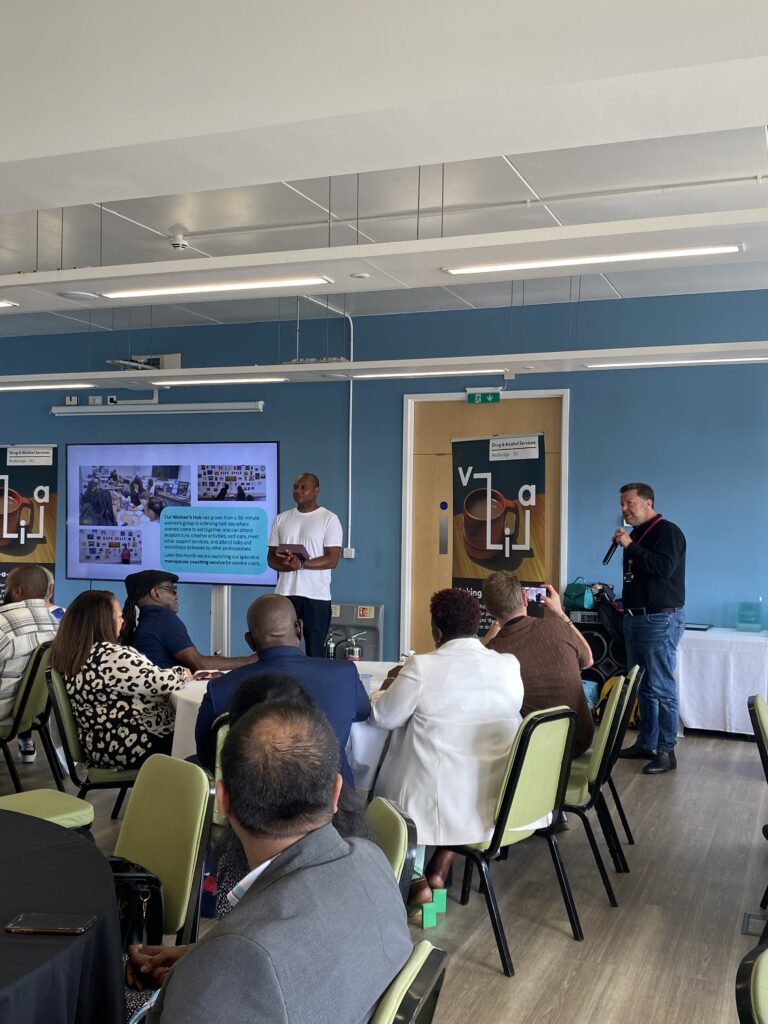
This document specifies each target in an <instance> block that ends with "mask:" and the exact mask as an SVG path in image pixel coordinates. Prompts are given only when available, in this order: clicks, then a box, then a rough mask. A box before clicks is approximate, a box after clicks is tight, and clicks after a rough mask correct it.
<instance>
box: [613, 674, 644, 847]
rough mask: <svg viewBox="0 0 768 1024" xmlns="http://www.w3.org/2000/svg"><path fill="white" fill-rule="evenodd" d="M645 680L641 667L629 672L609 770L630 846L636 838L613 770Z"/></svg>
mask: <svg viewBox="0 0 768 1024" xmlns="http://www.w3.org/2000/svg"><path fill="white" fill-rule="evenodd" d="M642 678H643V669H641V668H640V666H639V665H633V666H632V668H631V669H630V670H629V672H627V680H628V682H629V687H628V688H627V693H626V698H625V700H624V708H623V711H622V713H621V719H622V723H623V724H621V725H619V733H620V735H621V742H619V743H614V746H613V753H612V755H611V762H610V766H609V768H608V778H607V779H606V782H607V783H608V789H610V791H611V796H612V797H613V802H614V804H615V805H616V810H617V811H618V815H619V820H620V821H621V827H622V828H623V829H624V835H625V836H626V837H627V842H628V843H629V845H630V846H634V845H635V837H634V836H633V835H632V831H631V829H630V827H629V821H628V820H627V815H626V813H625V811H624V805H623V804H622V802H621V799H620V797H619V791H618V790H617V789H616V783H615V782H614V781H613V769H614V768H615V766H616V762H617V760H618V758H619V752H620V751H621V744H622V743H623V742H624V736H625V735H626V732H627V729H628V728H629V721H630V719H631V717H632V712H633V711H634V708H635V704H636V703H637V691H638V690H639V689H640V681H641V679H642Z"/></svg>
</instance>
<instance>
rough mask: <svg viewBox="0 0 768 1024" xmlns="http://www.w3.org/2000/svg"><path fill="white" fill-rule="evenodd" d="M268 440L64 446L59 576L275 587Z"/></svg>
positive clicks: (274, 475)
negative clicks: (62, 570)
mask: <svg viewBox="0 0 768 1024" xmlns="http://www.w3.org/2000/svg"><path fill="white" fill-rule="evenodd" d="M277 501H278V445H277V442H276V441H254V442H251V443H249V442H242V441H238V442H236V443H227V442H215V443H199V444H90V445H85V444H70V445H67V577H68V578H70V579H87V580H90V579H98V580H123V579H125V577H126V576H127V575H128V574H129V573H132V572H139V571H140V570H141V569H166V570H167V571H168V572H173V573H176V574H177V575H178V576H179V577H180V578H181V580H182V581H183V582H185V583H240V584H251V585H253V584H256V585H258V586H274V585H275V583H276V582H277V573H276V572H275V570H274V569H270V568H269V566H268V565H267V539H268V537H269V530H270V527H271V525H272V521H273V519H274V518H275V516H276V514H277Z"/></svg>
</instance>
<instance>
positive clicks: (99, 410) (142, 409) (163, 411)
mask: <svg viewBox="0 0 768 1024" xmlns="http://www.w3.org/2000/svg"><path fill="white" fill-rule="evenodd" d="M263 411H264V403H263V402H182V403H179V404H174V403H170V402H169V403H166V404H161V403H157V404H156V403H154V402H147V404H146V405H140V404H138V403H137V404H135V405H134V404H132V403H131V402H124V403H121V402H118V403H117V405H53V406H51V412H52V413H53V415H54V416H162V415H165V416H178V415H183V414H186V413H192V414H194V415H195V416H197V415H198V414H199V413H201V412H212V413H222V412H263Z"/></svg>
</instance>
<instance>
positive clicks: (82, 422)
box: [0, 291, 768, 657]
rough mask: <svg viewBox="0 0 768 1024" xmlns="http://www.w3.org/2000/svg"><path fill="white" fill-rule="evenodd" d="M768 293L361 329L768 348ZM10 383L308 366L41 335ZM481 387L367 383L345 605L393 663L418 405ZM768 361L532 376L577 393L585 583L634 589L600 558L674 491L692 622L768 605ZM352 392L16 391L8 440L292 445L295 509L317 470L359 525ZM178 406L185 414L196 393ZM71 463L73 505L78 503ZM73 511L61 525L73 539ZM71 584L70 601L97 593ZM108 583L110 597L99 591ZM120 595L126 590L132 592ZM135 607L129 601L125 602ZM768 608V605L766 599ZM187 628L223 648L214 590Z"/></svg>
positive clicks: (270, 357)
mask: <svg viewBox="0 0 768 1024" xmlns="http://www.w3.org/2000/svg"><path fill="white" fill-rule="evenodd" d="M766 323H768V292H765V291H763V292H746V293H727V294H720V295H701V296H675V297H664V298H653V299H634V300H623V301H610V302H590V303H584V304H582V305H581V306H580V307H576V306H568V305H550V306H539V307H527V308H525V309H520V308H517V309H515V310H513V311H511V312H510V310H508V309H496V310H466V311H461V312H446V313H431V314H419V315H405V316H383V317H364V318H360V319H358V320H357V321H356V322H355V357H356V358H358V359H376V358H388V357H392V358H399V357H406V356H413V357H418V356H428V355H438V354H445V355H462V354H466V355H467V356H470V357H471V356H472V355H475V354H482V353H493V352H510V351H513V352H517V351H546V350H559V349H569V348H570V349H578V348H611V347H622V346H627V345H652V344H685V343H696V342H718V341H721V342H726V341H738V340H751V339H760V338H763V337H765V324H766ZM346 343H347V336H346V334H345V331H344V328H343V326H342V325H341V324H340V323H339V322H337V321H334V322H328V323H326V321H324V320H319V321H305V322H304V324H303V325H302V333H301V355H302V356H308V355H318V356H322V355H327V354H330V355H335V354H342V353H344V352H345V346H346ZM2 346H3V348H2V351H3V360H2V372H3V373H13V372H20V371H24V370H26V371H30V372H39V371H40V370H41V369H45V370H47V371H65V370H70V371H72V370H77V369H84V368H93V369H105V368H106V366H105V363H104V360H105V359H107V358H115V357H124V356H126V355H127V354H128V352H129V351H134V352H136V351H140V352H176V351H181V352H182V353H183V361H184V365H185V366H195V365H200V366H205V365H211V364H224V365H235V364H238V365H239V364H245V363H249V362H253V363H262V364H265V363H272V362H276V361H278V359H290V358H293V356H294V355H295V332H294V325H293V324H291V323H283V324H281V325H277V324H259V325H234V326H204V327H197V328H184V329H181V328H178V329H177V328H174V329H165V330H161V329H157V330H144V331H134V332H133V333H132V335H128V334H127V333H116V334H95V333H94V334H91V335H61V336H56V337H42V338H23V339H18V340H13V341H5V342H3V343H2ZM469 383H477V379H475V380H473V379H472V378H471V375H468V377H467V379H466V380H465V379H463V378H452V379H451V380H450V382H448V381H446V380H445V379H443V380H439V379H438V380H434V381H423V380H420V379H418V380H411V381H376V382H370V383H362V384H361V383H358V384H356V385H355V417H354V484H353V537H352V541H353V545H354V546H355V548H356V549H357V559H356V560H355V561H353V562H344V563H342V564H341V565H340V567H339V569H338V570H337V571H336V573H335V579H334V597H335V598H336V599H337V600H340V601H357V600H365V601H370V602H375V603H384V604H385V606H386V613H385V614H386V623H387V628H386V649H385V654H386V656H387V657H394V656H396V655H397V653H399V651H398V643H399V639H398V622H399V596H400V510H401V494H400V481H401V472H402V396H403V395H404V394H413V393H434V392H442V391H453V390H456V391H461V390H462V389H463V388H464V386H465V385H466V384H469ZM767 385H768V365H766V364H753V365H747V366H730V367H723V366H720V367H689V368H680V369H673V370H631V371H623V372H600V371H598V372H591V373H590V372H584V373H572V374H561V375H556V374H546V375H544V374H542V375H536V376H534V375H531V376H526V377H522V378H518V380H516V381H515V382H513V383H512V384H511V385H510V387H511V388H512V389H516V390H529V389H538V388H569V389H570V391H571V424H570V427H571V433H570V501H569V516H568V523H569V560H568V575H569V577H573V576H576V575H583V576H585V577H586V578H587V579H590V580H594V579H604V580H606V581H608V582H613V583H617V584H618V582H619V563H618V559H617V560H615V564H612V565H611V566H610V567H609V568H608V569H604V568H603V567H602V566H601V564H600V559H601V558H602V555H603V554H604V552H605V549H606V547H607V545H608V542H609V540H610V534H611V532H612V530H613V529H614V527H615V526H616V525H617V523H618V493H617V492H618V487H619V485H620V484H621V483H623V482H625V481H627V480H630V479H641V480H647V481H648V482H650V483H651V484H653V486H654V487H655V488H656V491H657V495H658V497H657V506H658V508H659V509H660V511H662V512H664V513H665V515H667V516H668V517H669V518H670V519H673V520H674V521H676V522H677V523H679V524H680V526H681V527H682V528H683V530H684V531H685V533H686V535H687V537H688V542H689V555H688V595H689V596H688V614H689V618H691V619H692V620H706V621H710V622H714V623H715V624H719V625H729V624H733V621H734V619H735V604H736V602H737V601H739V600H754V599H755V598H756V597H757V596H758V595H759V594H763V593H764V591H765V590H768V587H766V583H765V581H766V580H768V547H767V546H766V543H765V540H764V539H763V530H764V527H763V523H764V519H765V515H764V509H765V507H766V499H768V481H767V480H766V473H765V467H766V465H767V464H768V403H767V402H766V399H765V397H764V396H765V392H766V386H767ZM347 395H348V391H347V386H346V385H345V384H343V383H339V384H335V383H328V384H300V385H273V386H263V385H260V386H257V387H253V388H248V387H243V388H199V389H198V388H186V389H184V395H183V400H189V401H201V400H205V401H214V400H218V399H224V400H227V399H228V400H236V399H239V400H241V399H248V398H263V399H264V400H265V402H266V409H265V412H264V413H262V414H260V415H222V416H198V417H194V416H190V417H186V416H185V417H168V416H163V417H157V418H155V417H151V416H147V417H130V418H129V417H126V418H116V419H114V420H113V419H103V420H102V419H98V420H93V419H87V418H85V417H84V418H82V419H80V418H73V419H56V418H53V417H51V416H50V414H49V409H50V405H51V404H52V403H53V402H54V401H56V402H58V401H60V400H61V399H60V398H59V397H58V395H57V394H56V393H53V395H52V394H51V393H49V394H48V395H46V394H45V393H30V394H29V395H16V394H4V395H0V442H2V443H22V442H39V443H43V442H56V443H58V444H60V445H62V446H63V445H64V444H66V443H68V442H69V443H77V442H83V441H93V440H94V439H95V434H96V433H98V438H99V440H103V441H105V442H114V441H127V440H132V439H133V440H136V441H152V440H161V439H167V440H185V441H188V440H198V439H199V440H227V439H233V440H234V439H237V440H240V439H246V438H247V439H261V440H274V439H277V440H279V441H280V443H281V474H282V475H281V505H282V507H287V506H289V505H290V504H291V492H290V485H291V482H292V480H293V478H294V477H295V476H296V475H297V474H298V473H299V472H301V471H302V470H305V469H311V470H313V471H315V472H317V473H318V474H319V475H320V477H321V481H322V501H323V503H324V504H326V505H328V506H329V507H330V508H333V509H335V510H336V511H338V512H339V514H340V517H341V519H342V522H343V524H344V525H345V526H346V467H347V456H346V438H347V409H348V406H347ZM176 400H177V401H178V400H182V399H180V397H179V393H177V395H176ZM63 455H64V450H63V448H62V450H61V459H62V475H61V483H60V494H63V492H64V486H63V485H64V479H63ZM63 519H64V511H63V500H62V508H61V510H60V524H59V525H60V529H61V530H62V536H63ZM60 551H61V558H60V561H59V566H58V571H57V578H58V583H57V597H58V598H59V600H60V601H62V603H66V602H67V601H69V600H71V599H72V597H73V596H74V595H75V594H76V593H77V592H78V591H79V590H80V589H82V583H80V582H69V581H67V580H65V579H64V564H63V558H64V554H63V552H64V546H63V543H62V544H61V546H60ZM94 585H96V586H99V585H100V584H98V583H96V584H94ZM117 589H118V590H119V589H120V588H117ZM259 592H260V591H259V590H258V589H257V588H246V587H236V588H234V589H233V629H232V634H233V647H234V653H243V652H244V651H245V646H244V644H243V643H242V641H241V640H240V639H239V638H240V636H241V634H242V632H243V628H244V619H245V609H246V607H247V605H248V603H249V602H250V601H251V600H252V599H253V597H254V596H256V595H257V594H258V593H259ZM120 596H121V597H122V594H120ZM766 596H768V595H766ZM181 601H182V617H183V618H184V619H185V621H186V623H187V625H188V627H189V629H190V632H191V633H192V636H193V639H194V640H195V641H196V643H197V644H198V645H199V646H200V648H201V649H202V650H205V651H207V650H208V649H209V617H208V611H209V604H210V599H209V589H208V588H207V587H204V586H192V585H188V586H185V587H183V588H182V593H181Z"/></svg>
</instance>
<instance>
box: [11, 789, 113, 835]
mask: <svg viewBox="0 0 768 1024" xmlns="http://www.w3.org/2000/svg"><path fill="white" fill-rule="evenodd" d="M0 811H16V813H17V814H29V815H31V816H32V817H33V818H43V819H44V820H45V821H50V822H53V824H54V825H61V827H62V828H71V829H75V830H76V831H78V832H83V833H87V832H89V831H90V828H91V825H92V824H93V804H89V803H88V801H87V800H80V799H78V797H76V796H72V795H71V794H70V793H62V792H60V791H59V790H58V789H29V790H25V791H24V792H23V793H12V794H11V795H10V796H0Z"/></svg>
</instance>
